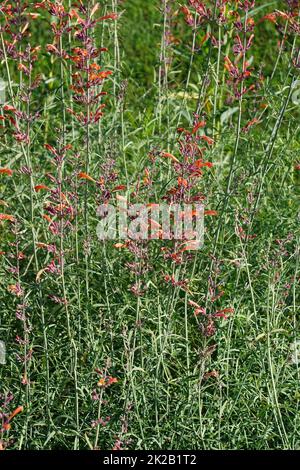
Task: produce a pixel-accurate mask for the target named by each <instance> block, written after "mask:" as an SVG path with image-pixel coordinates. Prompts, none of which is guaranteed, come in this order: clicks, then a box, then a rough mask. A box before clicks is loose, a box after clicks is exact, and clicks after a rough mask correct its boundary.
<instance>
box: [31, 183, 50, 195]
mask: <svg viewBox="0 0 300 470" xmlns="http://www.w3.org/2000/svg"><path fill="white" fill-rule="evenodd" d="M34 189H35V191H36V192H37V193H38V192H39V191H41V190H42V189H45V190H46V191H49V188H48V186H45V185H44V184H38V185H37V186H35V187H34Z"/></svg>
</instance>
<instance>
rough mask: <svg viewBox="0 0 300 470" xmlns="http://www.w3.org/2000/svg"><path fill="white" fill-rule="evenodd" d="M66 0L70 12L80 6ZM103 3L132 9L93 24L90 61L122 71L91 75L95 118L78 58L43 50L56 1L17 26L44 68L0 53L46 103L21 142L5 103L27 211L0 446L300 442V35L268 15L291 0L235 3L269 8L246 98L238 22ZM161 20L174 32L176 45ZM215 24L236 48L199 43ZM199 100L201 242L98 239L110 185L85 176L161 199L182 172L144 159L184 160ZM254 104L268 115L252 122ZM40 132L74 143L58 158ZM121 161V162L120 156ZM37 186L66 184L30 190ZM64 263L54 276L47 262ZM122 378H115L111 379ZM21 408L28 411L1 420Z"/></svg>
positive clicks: (16, 250)
mask: <svg viewBox="0 0 300 470" xmlns="http://www.w3.org/2000/svg"><path fill="white" fill-rule="evenodd" d="M21 3H22V2H21ZM63 3H64V5H65V8H66V10H67V11H69V10H68V8H69V2H68V1H65V2H63ZM71 3H72V2H71ZM84 3H87V2H84ZM94 3H96V2H90V5H91V4H94ZM100 3H101V7H102V9H104V11H105V12H111V11H118V13H119V18H118V20H117V21H116V22H115V21H109V20H107V21H105V22H101V23H99V25H98V26H97V27H96V29H95V30H94V32H93V33H92V34H93V37H94V40H95V41H96V44H97V46H98V47H99V46H100V45H104V46H105V47H107V48H108V52H106V53H104V54H102V55H101V56H100V58H99V59H97V60H99V63H101V65H102V66H103V68H104V70H109V71H111V72H113V73H112V75H110V76H109V77H108V78H107V79H106V80H105V81H104V84H102V83H101V84H100V85H98V88H97V90H101V89H102V86H104V89H105V90H106V91H107V92H108V95H107V96H106V97H104V102H105V104H106V108H105V112H104V115H103V117H102V118H101V120H100V121H99V122H98V123H96V124H91V125H81V124H80V123H78V121H76V118H75V117H74V116H73V115H72V114H71V113H70V111H69V109H70V107H72V109H73V111H74V112H76V113H79V111H80V110H81V111H82V112H83V113H85V114H86V115H88V114H89V113H91V109H87V108H84V107H80V105H79V104H78V102H76V101H75V100H74V99H73V98H72V96H73V95H72V92H71V91H70V84H72V83H73V85H74V82H72V79H71V75H70V71H72V72H74V70H75V69H74V67H75V66H74V63H70V62H69V61H68V60H63V61H61V60H60V59H59V57H57V56H55V55H53V54H52V55H51V54H50V53H49V52H47V50H46V45H47V44H52V43H53V34H52V32H51V30H50V28H49V27H47V28H46V27H43V28H41V27H40V26H39V25H41V24H43V25H46V24H48V23H49V21H50V19H51V18H50V15H49V13H48V12H47V11H44V10H39V13H40V15H41V16H40V17H39V18H38V19H37V20H35V21H33V20H31V22H30V36H24V37H23V38H22V39H21V41H20V50H24V48H25V44H27V41H28V40H29V41H30V43H31V44H32V45H33V46H35V45H41V46H42V47H41V51H40V53H39V58H38V60H37V62H35V63H34V64H33V72H32V74H33V76H32V77H31V76H29V77H28V75H26V73H23V72H20V71H19V70H18V67H17V65H18V64H17V62H18V61H17V62H16V61H14V60H12V59H11V58H9V57H6V56H5V54H3V53H2V56H1V69H0V70H1V72H0V73H1V76H2V77H4V79H5V81H7V82H8V83H9V86H8V88H7V90H6V104H9V105H13V106H15V107H16V108H17V109H18V110H21V111H22V112H27V113H28V114H30V113H35V112H36V111H39V113H40V116H39V117H38V118H36V119H34V120H33V122H32V123H30V125H28V123H26V120H25V119H24V118H22V116H21V117H19V118H18V119H19V120H20V126H21V127H22V130H23V131H24V132H27V131H28V134H29V135H30V143H28V142H26V141H23V142H22V143H21V144H20V143H19V142H16V139H15V138H14V136H13V132H14V129H13V126H12V125H11V124H10V123H9V121H8V118H7V115H9V113H10V112H11V111H7V110H5V108H4V107H3V106H2V107H1V113H2V115H4V116H6V120H5V121H4V122H5V125H4V127H3V128H1V130H0V132H1V143H0V162H1V163H0V168H9V169H11V170H12V171H13V174H12V176H9V175H8V174H5V173H2V174H0V213H5V214H11V215H13V216H14V217H15V222H10V221H7V220H0V231H1V238H0V252H1V255H0V273H1V275H0V308H1V316H0V340H2V341H4V342H5V344H6V348H7V355H6V356H7V357H6V364H0V393H1V403H0V405H1V411H0V413H1V414H0V417H2V427H3V429H2V431H1V434H0V446H1V447H6V448H7V449H52V450H55V449H93V448H97V449H112V448H113V447H115V448H118V447H119V446H121V448H123V449H147V450H151V449H179V450H181V449H189V450H193V449H217V450H220V449H235V450H237V449H250V450H251V449H256V450H262V449H273V450H274V449H285V450H286V449H299V445H300V436H299V416H300V415H299V397H300V395H299V368H298V363H297V360H295V359H293V360H292V359H291V358H292V348H293V345H294V344H295V341H297V340H299V325H298V322H299V170H297V168H296V167H297V165H299V105H298V104H297V101H295V96H294V98H293V97H292V95H293V90H294V88H293V87H294V83H295V80H297V79H298V75H299V72H298V69H297V68H295V67H294V66H293V65H292V60H291V59H292V58H294V57H295V53H296V54H297V51H298V47H299V44H298V42H299V40H298V37H297V36H294V35H293V32H292V31H290V29H289V24H288V23H286V22H285V21H286V20H285V18H284V17H283V18H282V17H278V18H277V27H276V26H275V25H274V24H273V23H271V22H267V21H260V19H261V18H262V17H263V16H264V15H266V14H267V13H271V12H274V11H275V10H280V11H287V6H286V2H279V1H273V2H271V1H270V2H262V1H257V2H256V5H255V6H254V7H253V9H252V10H250V12H249V16H248V13H245V12H244V11H242V10H240V11H239V14H240V16H241V21H245V17H246V19H247V18H249V17H253V18H254V19H255V22H256V27H255V39H254V43H253V45H252V46H251V48H250V49H249V51H247V53H246V56H247V60H250V67H251V68H253V70H251V77H250V78H249V79H247V80H248V81H247V82H246V84H247V86H250V85H251V84H255V90H254V91H252V92H249V93H246V94H244V95H243V96H242V98H241V97H238V98H237V99H235V98H234V96H233V88H232V84H231V83H229V82H228V80H229V74H228V71H226V69H225V67H224V63H225V56H226V55H227V56H229V57H230V59H231V61H232V62H233V60H234V55H233V54H232V46H233V38H234V35H235V34H236V32H234V30H233V29H232V28H233V27H234V26H233V22H232V20H230V19H229V20H228V25H225V26H222V27H221V28H220V31H219V29H218V27H217V25H216V23H214V22H212V23H211V24H209V25H206V24H205V25H204V26H203V27H201V28H199V30H197V34H195V35H193V34H194V33H193V28H191V27H190V26H188V25H187V24H186V22H185V21H184V15H183V13H182V11H180V5H179V2H177V1H174V2H172V5H171V7H172V12H173V16H172V18H171V19H170V18H169V17H166V18H165V19H164V15H163V9H162V8H161V6H162V4H163V2H159V1H154V0H153V1H149V2H146V4H145V2H141V1H140V0H125V1H122V2H116V1H114V0H113V1H107V2H106V1H102V2H100ZM181 3H186V4H187V3H188V2H181ZM210 3H211V4H212V6H213V4H214V2H210ZM231 3H235V2H231ZM296 3H297V2H296ZM234 8H235V7H233V6H232V9H234ZM228 9H229V7H228ZM30 10H32V6H30ZM295 11H296V7H295ZM227 13H228V11H227ZM101 14H102V13H101ZM97 15H98V16H99V15H100V14H99V12H97V13H96V16H97ZM2 16H3V15H2ZM295 18H296V20H295V21H298V16H295ZM4 21H5V19H4V18H2V20H1V22H4ZM51 21H56V22H58V20H57V19H55V20H53V18H52V19H51ZM72 21H73V22H74V21H75V20H74V19H72ZM279 25H280V26H279ZM163 28H170V30H171V32H172V34H173V35H174V38H175V39H174V41H173V42H172V43H171V44H170V45H169V44H166V43H165V36H164V35H163ZM285 28H286V29H285ZM209 30H212V33H213V34H215V35H216V36H217V34H220V37H222V38H224V35H226V36H225V37H226V42H225V44H224V45H222V46H221V47H220V48H218V47H216V48H214V47H212V46H211V42H210V41H206V42H205V41H204V42H203V45H202V47H200V44H201V41H202V39H203V38H204V36H205V33H206V32H207V31H209ZM285 31H288V34H287V37H286V42H285V44H284V47H282V48H281V47H280V45H278V42H279V41H280V40H282V36H283V34H284V32H285ZM5 34H6V33H5ZM242 34H243V33H241V35H242ZM247 34H248V33H247ZM162 35H163V36H162ZM162 38H163V39H162ZM8 40H9V36H8V35H7V36H4V41H8ZM69 41H71V44H73V45H77V46H78V41H77V42H76V39H74V36H73V32H72V33H70V36H69V33H67V34H65V35H64V36H63V44H62V46H63V48H65V49H66V50H67V51H69V50H70V42H69ZM5 44H6V43H5V42H3V43H2V50H3V49H4V50H5V49H6V47H7V45H6V46H5ZM3 45H4V48H3ZM80 47H81V46H80ZM161 56H162V57H167V58H171V60H170V64H169V65H167V66H166V64H165V63H162V62H161V61H160V57H161ZM245 60H246V59H245ZM8 72H9V75H8ZM166 72H167V73H166ZM37 74H41V83H40V86H39V87H38V88H37V89H35V90H33V91H32V93H31V95H30V99H29V100H28V101H27V102H26V101H24V99H22V93H24V94H26V93H27V94H28V85H29V84H30V81H32V79H33V77H35V76H36V75H37ZM262 75H263V77H262ZM159 77H161V81H160V82H159ZM204 77H206V78H207V80H204V79H203V78H204ZM73 80H75V78H74V77H73ZM238 86H239V87H240V86H241V83H239V84H238ZM235 108H236V109H235ZM197 109H198V112H199V114H200V117H201V118H202V117H203V119H205V121H206V126H205V134H206V135H207V136H210V137H212V136H213V138H214V144H213V145H206V144H203V145H205V147H206V152H205V157H204V160H205V161H209V162H213V164H214V167H213V168H212V169H206V168H204V169H203V175H202V177H201V178H198V179H197V181H196V182H195V185H194V187H193V188H192V191H194V192H193V194H204V195H205V196H206V203H205V204H206V206H207V209H208V210H215V211H217V216H215V217H213V216H207V217H205V241H204V246H203V248H202V249H201V250H199V251H198V252H197V253H193V252H191V253H190V255H191V259H189V256H188V255H186V254H185V255H184V258H183V262H182V263H179V264H177V265H176V264H175V263H172V262H171V261H170V260H167V259H165V258H164V257H163V256H162V254H161V247H162V246H166V247H169V249H172V248H171V247H172V243H165V242H164V243H163V242H161V241H152V242H149V243H144V244H141V245H139V244H137V247H139V249H142V250H145V251H143V252H142V254H139V252H138V250H137V249H136V250H132V251H130V250H128V249H116V248H115V247H114V244H115V243H116V241H105V242H100V241H99V240H98V238H97V234H96V226H97V223H98V221H99V219H98V217H97V215H96V208H97V205H99V204H100V203H101V202H103V197H104V196H103V191H102V190H103V188H101V187H99V186H97V185H95V184H94V183H93V182H92V181H89V180H88V179H82V178H79V177H78V174H79V172H86V173H88V175H90V176H91V177H92V178H93V179H97V180H99V178H100V177H101V176H103V175H104V176H103V177H105V178H106V179H107V181H106V182H105V184H107V187H109V188H110V189H111V188H112V187H113V186H114V185H115V186H116V185H124V186H126V188H127V189H126V191H127V194H128V195H130V198H131V200H132V201H134V202H135V201H137V202H153V201H155V202H156V201H160V200H161V197H162V196H164V195H165V194H166V191H167V190H168V189H170V188H171V187H173V186H174V185H176V181H177V174H176V169H174V165H173V163H172V161H168V160H166V159H163V158H160V157H156V159H155V162H154V164H151V158H150V157H149V154H150V153H151V154H152V155H153V154H154V155H155V154H157V155H159V153H160V152H162V151H165V152H170V153H172V154H174V155H176V157H177V158H178V159H182V155H181V154H180V150H179V147H178V143H177V139H178V134H177V128H178V127H184V128H186V129H191V128H192V127H193V113H194V112H195V111H196V110H197ZM11 116H15V115H14V114H11ZM254 117H256V118H257V119H258V120H259V121H260V122H259V123H257V124H255V125H253V126H251V127H250V128H249V132H244V131H243V128H244V127H245V126H246V125H247V123H249V121H250V120H252V119H253V118H254ZM22 119H23V122H22ZM26 128H27V131H26ZM45 144H49V145H51V146H53V147H54V148H55V149H58V151H59V152H62V147H63V145H65V144H71V145H72V149H71V150H68V151H66V156H65V157H64V159H63V164H62V165H60V164H59V163H57V162H55V158H54V156H53V153H51V151H50V152H49V149H48V150H47V149H46V148H45V147H44V145H45ZM112 160H115V161H116V165H115V167H114V169H109V170H107V166H106V167H105V165H108V164H110V163H111V161H112ZM24 167H26V168H24ZM28 168H29V169H30V171H28ZM145 170H149V171H150V174H151V178H152V179H153V185H152V186H151V187H150V188H148V189H147V188H143V186H142V182H143V178H144V177H145V174H146V173H145ZM113 172H116V173H117V174H118V176H117V178H116V180H115V179H114V176H112V173H113ZM30 173H31V175H30ZM49 173H50V174H51V175H52V177H51V178H49ZM109 178H111V179H110V182H108V180H109ZM138 182H140V186H141V187H142V189H141V190H139V186H138ZM37 185H45V186H47V187H49V188H51V189H52V190H53V191H54V193H50V192H49V190H46V189H42V190H38V191H36V190H34V187H35V186H37ZM126 191H125V192H124V191H123V192H122V191H121V192H120V194H123V195H124V194H126ZM62 193H64V194H66V195H67V201H68V202H67V203H66V204H67V206H68V207H69V206H70V207H73V209H74V212H73V213H72V214H71V215H70V214H67V215H64V216H60V213H57V214H56V215H55V216H53V215H51V219H52V222H53V221H57V224H58V225H57V231H51V230H50V228H49V220H45V219H44V218H43V215H45V214H48V215H49V214H50V213H49V212H48V213H47V212H46V210H45V208H46V207H47V205H50V206H51V205H52V206H53V205H54V204H61V203H62V198H63V196H62ZM135 193H136V194H135ZM113 194H114V193H113ZM113 197H114V196H113ZM64 201H65V200H64ZM68 223H70V224H71V226H72V227H71V229H69V226H68ZM64 224H66V225H64ZM41 243H44V244H45V245H47V246H48V249H43V247H42V246H41V245H39V244H41ZM162 244H163V245H162ZM53 245H54V246H55V247H56V255H54V254H53V252H52V251H51V248H49V246H53ZM44 248H45V247H44ZM175 248H176V245H175ZM20 253H21V254H22V255H21V256H20ZM51 260H54V261H55V263H56V265H59V268H60V269H59V270H58V271H57V273H51V272H50V271H49V270H48V271H47V270H45V268H46V267H47V266H49V263H50V262H51ZM128 263H136V264H135V268H134V269H133V267H132V265H131V267H129V266H128ZM143 267H146V271H145V272H144V273H143V274H141V273H142V268H143ZM172 274H174V275H175V278H176V280H184V279H188V280H189V288H188V290H184V289H182V288H180V287H178V286H176V285H175V286H174V285H172V284H170V283H167V282H166V281H165V279H164V277H165V275H172ZM135 284H137V285H138V287H139V288H140V289H141V290H142V292H141V294H140V295H138V296H135V295H134V294H133V293H132V290H131V287H132V286H133V285H135ZM12 286H14V287H12ZM16 286H20V288H21V293H18V292H17V291H16ZM222 293H223V294H222ZM51 296H56V297H57V298H59V299H60V300H57V299H56V300H55V299H53V297H52V298H51ZM214 296H215V297H217V299H216V300H212V298H213V297H214ZM62 299H67V301H68V302H67V303H65V302H63V301H62ZM190 300H192V301H194V302H196V303H197V304H199V305H200V306H203V307H204V306H205V307H206V308H207V310H208V311H209V312H215V311H219V310H222V309H226V308H231V309H234V313H231V314H229V315H228V319H218V320H216V321H215V323H216V325H215V326H216V332H215V334H213V335H212V336H207V335H205V334H203V329H204V330H205V320H204V318H202V317H201V316H195V315H194V309H193V308H192V306H191V305H190V304H189V301H190ZM24 304H26V308H25V309H24V308H22V307H20V305H24ZM16 311H17V312H18V317H16ZM20 312H21V313H20ZM21 314H22V315H25V317H26V319H25V320H24V316H23V317H22V315H21ZM20 318H21V319H20ZM22 318H23V320H22ZM201 325H202V327H201ZM17 336H18V337H19V340H17V341H16V337H17ZM31 350H32V355H31V353H30V351H31ZM28 354H29V356H28ZM109 378H116V379H117V381H113V382H112V383H111V384H110V385H109V386H108V385H107V382H106V381H107V380H109ZM101 380H103V381H104V382H101ZM97 384H98V385H97ZM104 385H106V386H104ZM9 396H11V401H10V402H9V403H8V404H6V405H5V403H4V401H5V398H7V397H9ZM18 406H23V408H24V409H23V411H22V413H20V414H18V415H17V416H15V417H14V418H12V419H11V422H10V424H11V428H10V429H8V426H7V424H9V422H8V421H7V419H8V417H9V415H10V413H12V412H13V410H14V409H16V408H17V407H18Z"/></svg>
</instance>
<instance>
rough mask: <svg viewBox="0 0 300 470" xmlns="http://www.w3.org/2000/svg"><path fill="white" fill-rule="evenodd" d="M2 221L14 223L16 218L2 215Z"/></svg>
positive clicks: (0, 218) (0, 215)
mask: <svg viewBox="0 0 300 470" xmlns="http://www.w3.org/2000/svg"><path fill="white" fill-rule="evenodd" d="M0 220H9V221H10V222H14V221H15V218H14V216H13V215H9V214H0Z"/></svg>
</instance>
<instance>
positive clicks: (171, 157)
mask: <svg viewBox="0 0 300 470" xmlns="http://www.w3.org/2000/svg"><path fill="white" fill-rule="evenodd" d="M160 156H161V157H164V158H170V159H171V160H173V162H176V163H179V160H178V158H176V157H174V155H172V154H171V153H169V152H161V153H160Z"/></svg>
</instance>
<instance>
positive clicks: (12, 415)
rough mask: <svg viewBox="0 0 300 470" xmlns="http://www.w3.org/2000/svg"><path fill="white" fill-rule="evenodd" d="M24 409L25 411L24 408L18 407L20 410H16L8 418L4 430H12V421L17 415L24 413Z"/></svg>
mask: <svg viewBox="0 0 300 470" xmlns="http://www.w3.org/2000/svg"><path fill="white" fill-rule="evenodd" d="M23 409H24V408H23V406H18V408H16V409H15V410H14V411H13V412H12V414H11V415H10V416H9V417H8V419H7V421H6V423H4V425H3V429H4V430H5V431H8V430H9V429H10V424H9V423H10V421H11V420H12V419H13V418H14V417H15V416H16V415H18V414H19V413H21V412H22V411H23Z"/></svg>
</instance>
